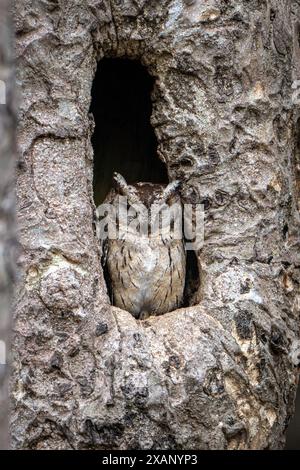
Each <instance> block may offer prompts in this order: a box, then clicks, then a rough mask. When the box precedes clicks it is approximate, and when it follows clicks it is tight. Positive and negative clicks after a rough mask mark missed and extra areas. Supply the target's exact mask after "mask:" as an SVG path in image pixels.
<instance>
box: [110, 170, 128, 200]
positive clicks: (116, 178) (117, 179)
mask: <svg viewBox="0 0 300 470" xmlns="http://www.w3.org/2000/svg"><path fill="white" fill-rule="evenodd" d="M113 182H114V186H115V187H116V189H117V190H118V191H119V192H120V193H121V194H122V195H123V196H127V195H128V184H127V182H126V180H125V178H124V177H123V176H122V175H120V173H116V172H114V175H113Z"/></svg>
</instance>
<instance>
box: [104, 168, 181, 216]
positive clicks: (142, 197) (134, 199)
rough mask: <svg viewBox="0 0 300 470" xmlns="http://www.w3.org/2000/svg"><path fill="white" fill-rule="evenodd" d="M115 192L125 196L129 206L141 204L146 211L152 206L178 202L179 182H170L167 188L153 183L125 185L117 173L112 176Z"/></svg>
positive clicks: (122, 178)
mask: <svg viewBox="0 0 300 470" xmlns="http://www.w3.org/2000/svg"><path fill="white" fill-rule="evenodd" d="M113 180H114V185H115V188H116V191H117V193H118V194H120V195H121V196H126V197H127V199H128V202H129V204H131V205H134V204H143V205H144V206H145V207H147V208H148V209H149V208H150V207H151V206H152V204H160V205H162V204H168V205H172V204H174V203H176V202H179V201H180V194H179V190H180V181H179V180H176V181H172V182H171V183H169V184H168V185H167V186H165V185H163V184H154V183H135V184H132V185H129V184H127V182H126V180H125V178H124V177H123V176H122V175H120V174H119V173H114V176H113Z"/></svg>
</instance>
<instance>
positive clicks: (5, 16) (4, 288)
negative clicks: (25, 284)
mask: <svg viewBox="0 0 300 470" xmlns="http://www.w3.org/2000/svg"><path fill="white" fill-rule="evenodd" d="M10 6H11V5H10V1H8V0H0V87H1V91H0V449H6V448H7V447H8V442H9V439H8V410H9V402H8V370H7V364H6V362H7V358H8V345H9V339H10V325H11V300H12V286H13V279H14V264H15V263H14V261H15V260H14V246H15V232H14V228H15V227H14V221H15V204H14V201H15V198H14V191H13V183H14V162H15V158H14V157H15V104H14V88H13V87H14V80H13V65H12V55H13V47H12V22H11V15H10V13H9V7H10Z"/></svg>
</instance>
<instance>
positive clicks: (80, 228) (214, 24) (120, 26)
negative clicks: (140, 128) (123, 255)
mask: <svg viewBox="0 0 300 470" xmlns="http://www.w3.org/2000/svg"><path fill="white" fill-rule="evenodd" d="M298 18H299V6H298V5H297V2H291V1H288V0H286V1H279V0H270V1H261V0H251V1H247V2H244V1H241V0H239V1H238V0H237V1H235V2H227V1H223V0H209V1H205V2H204V1H203V0H202V1H201V0H194V1H187V0H184V1H182V0H161V1H160V2H157V1H152V0H150V1H145V0H138V1H133V0H126V1H123V2H120V1H119V0H118V1H117V0H104V1H99V0H86V1H82V0H73V1H68V2H56V1H45V2H32V1H29V0H22V1H21V2H17V7H16V9H15V24H16V29H17V53H18V57H19V62H18V64H19V81H20V83H21V86H22V93H23V100H22V107H21V126H20V130H19V144H20V147H21V150H22V162H21V166H20V171H19V177H18V213H19V224H20V233H21V243H22V246H23V255H22V259H21V262H22V263H21V264H22V269H23V274H24V280H23V283H22V285H21V286H20V288H19V292H18V297H17V298H18V305H17V309H16V334H15V349H16V360H15V367H14V371H15V376H14V418H13V421H12V434H13V440H14V447H15V448H35V449H48V448H50V449H54V448H55V449H81V448H90V449H128V448H135V449H137V448H142V449H150V448H153V449H185V448H189V449H278V448H282V447H283V445H284V441H285V430H286V427H287V424H288V422H289V419H290V417H291V415H292V413H293V410H294V399H295V393H296V387H297V382H298V369H297V367H298V365H299V357H298V356H299V352H300V350H299V310H300V297H299V291H298V287H299V281H300V278H299V271H297V267H299V264H300V260H299V253H297V248H298V247H299V244H298V229H299V213H298V209H299V207H298V203H299V201H298V199H299V179H298V180H297V178H298V177H299V173H297V171H298V172H299V168H298V167H297V164H299V161H298V163H297V159H299V154H300V149H299V125H298V122H297V121H298V115H299V110H298V108H297V107H296V106H295V105H293V100H292V96H295V90H294V89H293V88H292V84H293V81H294V80H295V79H297V76H299V75H297V71H298V66H299V65H298V61H297V60H298V59H297V57H298V56H299V43H298V41H299V26H298V23H297V21H298ZM103 57H116V58H122V57H127V58H130V59H137V60H139V61H141V62H142V63H143V64H144V65H145V66H146V67H147V69H148V71H149V73H150V74H151V75H152V76H153V77H154V78H155V87H154V90H153V94H152V103H153V113H152V118H151V122H152V125H153V127H154V129H155V132H156V136H157V140H158V153H159V157H160V158H161V160H162V162H164V164H165V165H166V168H167V170H168V174H169V178H170V179H171V180H173V179H180V180H181V181H182V182H183V192H184V198H185V199H186V200H187V201H189V200H190V198H191V196H192V200H193V202H197V203H201V204H204V207H205V241H204V246H203V248H202V249H201V251H200V252H199V253H198V254H197V255H198V262H199V265H200V266H201V286H200V290H199V295H198V303H197V305H194V306H190V307H187V308H184V309H179V310H176V311H174V312H170V313H167V314H165V315H162V316H160V317H152V318H150V319H148V320H145V321H138V320H135V319H134V318H133V316H132V315H131V314H129V313H128V312H126V311H123V310H120V309H118V308H115V307H112V306H111V305H110V302H109V299H108V296H107V293H106V286H105V282H104V277H103V272H102V269H101V264H100V256H101V252H100V246H99V244H98V243H97V240H96V237H95V227H94V212H95V207H94V202H93V190H92V176H93V149H92V145H91V135H92V132H93V118H92V116H91V115H90V114H89V109H90V102H91V89H92V84H93V79H94V76H95V71H96V66H97V62H98V61H100V60H101V58H103ZM293 94H294V95H293ZM294 101H295V100H294ZM297 168H298V169H297Z"/></svg>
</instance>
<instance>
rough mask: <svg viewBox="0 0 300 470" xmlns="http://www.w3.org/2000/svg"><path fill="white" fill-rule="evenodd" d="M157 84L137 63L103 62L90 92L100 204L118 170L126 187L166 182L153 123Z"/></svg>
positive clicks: (126, 61) (95, 198) (97, 202)
mask: <svg viewBox="0 0 300 470" xmlns="http://www.w3.org/2000/svg"><path fill="white" fill-rule="evenodd" d="M153 85H154V79H153V78H152V77H151V76H150V75H149V73H148V72H147V70H146V68H145V67H143V66H142V65H141V64H140V63H139V62H138V61H133V60H128V59H103V60H101V61H100V62H99V65H98V69H97V73H96V77H95V80H94V83H93V89H92V104H91V112H92V113H93V115H94V119H95V124H96V127H95V131H94V135H93V138H92V144H93V148H94V200H95V204H96V205H99V204H101V203H102V202H103V200H104V198H105V196H106V195H107V193H108V192H109V190H110V188H111V182H112V175H113V172H114V171H117V172H118V173H121V174H122V175H123V176H124V177H125V179H126V180H127V182H128V183H129V184H130V183H135V182H138V181H146V182H151V183H168V175H167V171H166V168H165V166H164V164H163V163H162V162H161V161H160V160H159V158H158V156H157V141H156V137H155V133H154V129H153V127H152V126H151V123H150V116H151V111H152V103H151V92H152V89H153Z"/></svg>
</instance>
